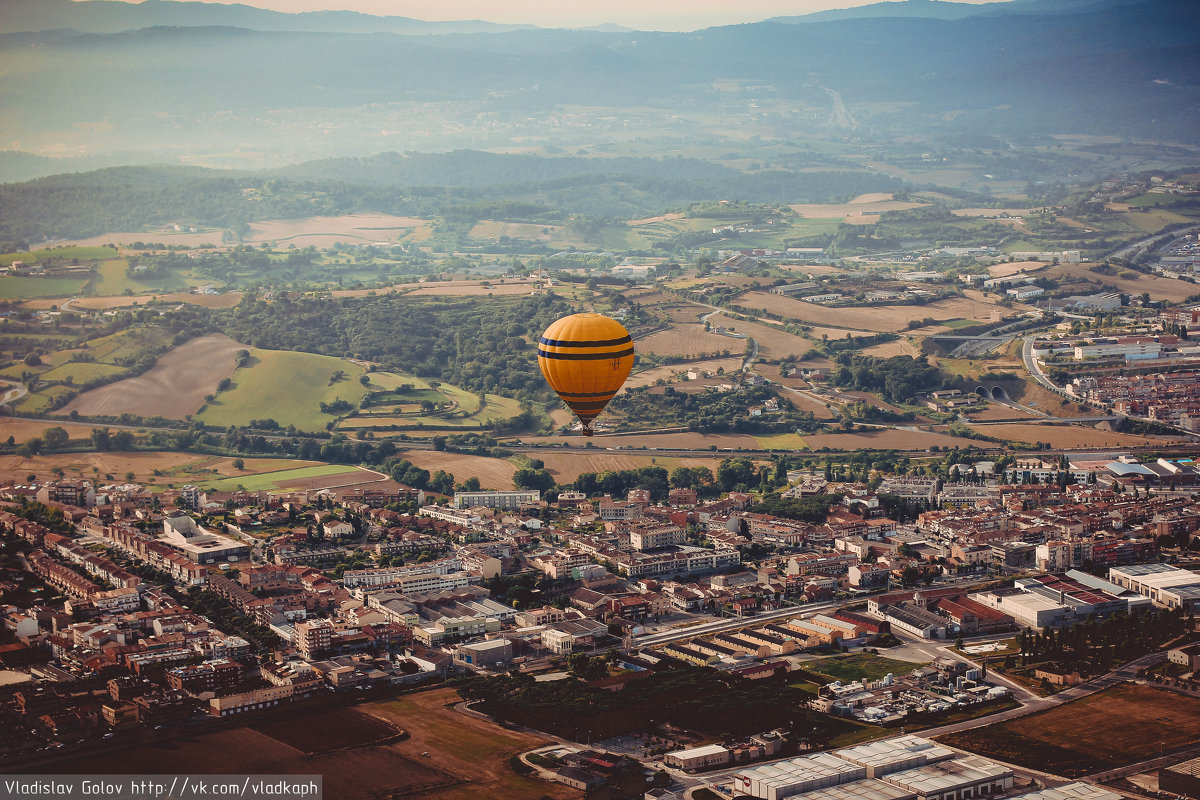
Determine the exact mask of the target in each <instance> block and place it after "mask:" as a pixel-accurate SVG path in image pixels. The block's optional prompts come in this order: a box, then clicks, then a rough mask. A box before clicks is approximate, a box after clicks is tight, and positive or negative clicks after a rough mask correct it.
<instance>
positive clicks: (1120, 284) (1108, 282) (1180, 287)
mask: <svg viewBox="0 0 1200 800" xmlns="http://www.w3.org/2000/svg"><path fill="white" fill-rule="evenodd" d="M1093 266H1095V265H1094V264H1059V265H1058V266H1055V267H1050V268H1049V269H1048V270H1046V271H1045V272H1044V273H1043V274H1044V275H1045V277H1047V278H1062V277H1074V278H1081V279H1083V280H1086V281H1090V282H1092V283H1101V284H1104V285H1105V286H1111V287H1112V288H1113V289H1114V290H1115V291H1119V292H1124V293H1125V294H1128V295H1132V296H1134V297H1140V296H1141V295H1142V294H1143V293H1144V292H1149V293H1150V297H1151V299H1153V300H1166V301H1167V302H1169V303H1182V302H1183V301H1184V300H1186V299H1187V298H1188V297H1190V296H1192V295H1193V294H1196V293H1197V291H1198V289H1197V286H1196V284H1194V283H1188V282H1186V281H1181V280H1178V279H1177V278H1163V277H1161V276H1158V275H1143V274H1141V273H1138V272H1129V274H1128V276H1123V275H1122V274H1121V271H1119V270H1116V269H1114V272H1113V274H1112V275H1105V274H1102V273H1099V272H1092V270H1091V267H1093Z"/></svg>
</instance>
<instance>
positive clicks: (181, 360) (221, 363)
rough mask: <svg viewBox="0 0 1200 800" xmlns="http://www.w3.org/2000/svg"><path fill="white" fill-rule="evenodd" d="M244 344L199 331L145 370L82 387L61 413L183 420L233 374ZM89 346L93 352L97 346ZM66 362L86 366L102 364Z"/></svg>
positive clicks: (48, 375)
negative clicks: (98, 385)
mask: <svg viewBox="0 0 1200 800" xmlns="http://www.w3.org/2000/svg"><path fill="white" fill-rule="evenodd" d="M101 341H103V340H101ZM127 347H128V346H127V345H126V346H124V347H122V348H119V349H118V350H117V351H114V352H120V351H121V350H124V349H127ZM241 349H244V346H243V345H241V344H239V343H238V342H235V341H234V340H233V339H230V338H229V337H228V336H225V335H224V334H210V335H208V336H200V337H198V338H195V339H192V340H191V341H188V342H185V343H184V344H182V345H180V346H179V347H175V348H172V349H171V350H170V351H169V352H168V353H166V354H165V355H163V356H161V357H160V358H159V359H158V361H157V363H155V365H154V366H153V367H152V368H151V369H150V370H149V371H147V372H145V373H143V374H142V375H138V376H137V377H133V378H127V379H126V380H123V381H117V382H116V383H110V384H108V385H107V386H101V387H100V388H98V389H93V390H91V391H90V392H84V393H83V394H81V395H80V396H79V397H76V398H75V399H74V400H72V401H71V402H70V403H68V404H67V405H66V406H64V407H63V408H62V409H61V411H60V413H62V414H70V413H71V412H72V411H78V412H79V413H80V414H83V415H85V416H92V415H97V416H118V415H120V414H125V413H129V414H137V415H138V416H142V417H153V416H159V417H166V418H168V419H184V418H185V417H187V415H188V414H192V413H194V412H195V411H196V410H197V409H199V408H200V406H202V405H203V404H204V398H205V396H207V395H209V394H213V393H215V392H216V391H217V384H218V383H220V381H221V380H222V379H224V378H229V377H231V376H232V375H233V374H234V369H235V367H236V362H235V358H234V354H235V353H237V351H238V350H241ZM89 350H90V351H93V352H94V348H89ZM109 357H110V358H111V357H112V356H111V355H110V356H109ZM67 366H71V367H79V368H82V367H99V366H102V365H100V364H73V365H67ZM63 368H64V367H59V368H56V369H54V370H51V371H50V372H48V373H46V375H45V376H44V377H46V378H49V377H50V376H51V375H52V374H53V373H54V372H57V371H58V370H60V369H63ZM76 382H77V383H78V382H80V380H79V378H76Z"/></svg>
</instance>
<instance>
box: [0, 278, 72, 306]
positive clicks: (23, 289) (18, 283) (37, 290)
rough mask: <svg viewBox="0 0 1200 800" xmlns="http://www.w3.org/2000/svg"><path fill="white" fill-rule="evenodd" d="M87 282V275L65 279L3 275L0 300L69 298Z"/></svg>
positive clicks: (0, 280) (0, 283)
mask: <svg viewBox="0 0 1200 800" xmlns="http://www.w3.org/2000/svg"><path fill="white" fill-rule="evenodd" d="M87 281H88V276H87V275H76V276H73V277H66V278H39V277H32V276H24V275H5V276H4V277H0V299H4V300H24V299H27V298H36V297H69V296H71V295H74V294H78V293H79V291H80V290H81V289H83V285H84V284H85V283H87Z"/></svg>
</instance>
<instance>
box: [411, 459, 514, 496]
mask: <svg viewBox="0 0 1200 800" xmlns="http://www.w3.org/2000/svg"><path fill="white" fill-rule="evenodd" d="M397 455H399V456H400V457H401V458H405V459H408V460H409V461H411V462H412V463H413V464H415V465H417V466H418V467H420V468H421V469H427V470H429V472H430V473H431V474H432V473H434V472H437V471H438V470H439V469H440V470H445V471H446V472H449V473H450V474H451V475H453V476H454V478H455V480H457V481H462V480H464V479H466V478H469V477H471V476H472V475H473V476H475V477H476V478H479V484H480V485H481V486H483V488H485V489H512V488H514V487H513V481H512V476H513V473H514V472H516V471H517V467H516V465H515V464H513V463H512V462H511V461H505V460H504V459H502V458H488V457H487V456H472V455H464V454H462V453H447V452H440V451H437V450H406V451H402V452H400V453H398V454H397Z"/></svg>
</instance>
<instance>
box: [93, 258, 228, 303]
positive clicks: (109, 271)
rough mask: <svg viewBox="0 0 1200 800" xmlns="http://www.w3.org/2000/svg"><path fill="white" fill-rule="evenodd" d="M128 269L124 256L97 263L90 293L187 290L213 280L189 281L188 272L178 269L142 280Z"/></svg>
mask: <svg viewBox="0 0 1200 800" xmlns="http://www.w3.org/2000/svg"><path fill="white" fill-rule="evenodd" d="M128 269H129V262H128V261H126V260H125V259H123V258H114V259H109V260H107V261H101V262H100V263H99V264H97V265H96V280H95V281H94V283H93V284H92V288H91V291H90V292H89V294H94V295H121V294H123V293H124V292H126V291H129V292H132V293H133V294H146V293H149V292H174V291H180V290H184V291H186V290H187V289H188V287H189V286H190V285H191V284H192V283H195V284H200V283H211V282H212V281H211V280H205V281H198V280H197V281H193V282H189V281H188V280H185V277H186V276H187V273H185V272H180V271H178V270H172V271H170V272H168V273H167V274H166V275H165V276H164V277H162V278H154V279H147V280H141V279H139V278H137V277H136V275H135V276H133V277H131V276H130V275H129V274H128Z"/></svg>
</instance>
